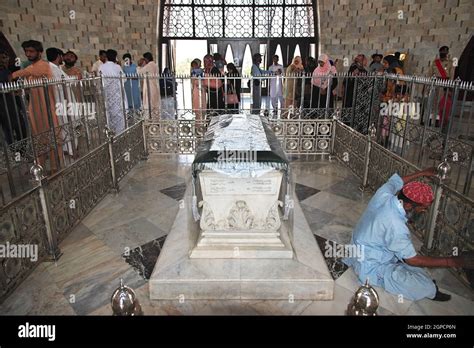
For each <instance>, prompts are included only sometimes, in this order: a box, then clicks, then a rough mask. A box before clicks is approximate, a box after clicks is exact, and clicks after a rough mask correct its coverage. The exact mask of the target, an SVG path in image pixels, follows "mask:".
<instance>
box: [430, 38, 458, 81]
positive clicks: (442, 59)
mask: <svg viewBox="0 0 474 348" xmlns="http://www.w3.org/2000/svg"><path fill="white" fill-rule="evenodd" d="M430 76H435V77H437V78H439V79H443V80H452V79H453V78H454V65H453V62H452V60H451V58H450V57H449V47H448V46H442V47H440V49H439V57H437V58H436V59H435V60H434V61H433V62H432V63H431V67H430Z"/></svg>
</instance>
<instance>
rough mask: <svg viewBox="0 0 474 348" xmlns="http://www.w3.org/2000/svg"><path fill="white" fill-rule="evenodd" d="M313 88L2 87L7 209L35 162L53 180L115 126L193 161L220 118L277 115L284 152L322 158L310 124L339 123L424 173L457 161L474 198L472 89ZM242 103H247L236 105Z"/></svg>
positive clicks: (424, 81) (114, 81)
mask: <svg viewBox="0 0 474 348" xmlns="http://www.w3.org/2000/svg"><path fill="white" fill-rule="evenodd" d="M313 78H314V77H313V76H312V75H310V74H301V75H293V76H286V75H280V76H260V77H251V76H246V77H238V76H222V77H216V76H204V77H190V76H174V75H124V74H122V75H121V76H115V77H112V76H103V77H92V78H85V79H82V80H75V79H70V78H68V79H64V80H60V81H58V80H37V81H23V82H22V81H20V82H14V83H8V84H5V85H2V86H0V112H1V113H2V120H4V121H2V122H3V123H2V137H1V138H2V150H3V151H2V152H3V156H0V202H2V204H6V203H7V202H8V201H9V200H11V199H13V198H14V197H16V196H19V195H21V193H22V192H26V191H27V190H29V189H30V188H31V185H30V183H29V181H28V179H29V178H28V170H29V168H30V167H31V166H32V164H33V161H34V160H35V159H36V161H37V162H38V163H39V164H41V165H42V166H43V167H44V169H45V173H46V174H48V175H50V174H52V173H54V172H55V171H57V170H59V169H61V168H65V167H67V166H68V165H70V164H72V163H74V161H75V160H77V158H79V157H81V156H83V155H85V154H86V153H88V152H89V151H91V150H92V149H94V148H96V147H97V146H98V145H100V144H102V143H104V142H105V141H106V139H105V137H104V133H103V129H104V127H105V125H106V124H108V125H109V127H110V128H111V129H112V130H115V131H116V132H117V131H118V132H121V131H122V130H123V129H124V128H125V127H128V126H130V125H132V124H134V123H135V122H136V121H138V120H142V119H144V120H145V131H146V132H147V135H148V138H147V139H148V143H147V149H148V151H149V152H150V153H169V152H172V153H193V152H194V149H195V145H196V141H197V140H199V138H200V137H201V136H202V134H203V131H205V128H206V125H207V122H208V120H209V119H210V118H211V117H212V116H213V115H216V114H221V113H236V112H259V113H261V114H263V115H268V117H269V118H270V120H271V122H272V123H273V124H274V125H275V129H276V130H277V131H278V132H280V138H281V139H285V141H284V144H283V145H284V148H285V149H286V150H287V151H288V152H290V153H295V154H298V153H312V152H313V153H314V154H319V153H321V152H322V150H323V148H322V147H324V146H326V145H327V144H326V143H325V142H322V143H321V144H320V145H321V146H322V147H321V146H318V144H319V143H318V142H313V141H311V137H312V136H313V135H314V134H315V133H314V132H312V131H311V125H310V124H313V125H315V122H316V123H317V122H318V121H319V120H324V119H332V118H333V117H336V118H338V119H339V120H340V121H342V122H343V123H344V124H346V125H348V126H350V127H351V128H353V129H355V130H356V131H358V132H359V133H360V134H367V133H368V131H369V128H371V127H375V129H376V131H377V140H376V141H377V143H379V144H381V145H382V146H384V147H385V148H386V149H388V150H390V151H391V152H393V153H395V154H397V155H399V156H400V157H402V158H404V159H406V160H407V161H408V162H410V163H413V164H415V165H417V166H419V167H426V166H430V165H433V164H435V163H437V162H439V161H440V160H441V159H445V158H447V159H448V160H449V161H450V164H451V167H452V177H453V180H452V181H451V182H450V187H452V188H454V189H456V190H457V191H460V192H462V193H463V194H465V195H468V196H471V197H472V196H473V195H474V190H472V189H471V186H472V185H473V183H472V173H473V169H474V168H473V167H474V165H473V143H474V138H473V135H472V134H471V133H473V129H472V127H473V124H474V117H473V111H472V100H473V99H474V98H473V97H474V87H473V85H472V83H466V82H460V81H443V80H436V79H429V78H423V77H417V76H397V75H373V76H349V75H347V74H337V75H335V76H331V77H327V76H319V77H318V76H316V77H315V78H316V79H318V81H319V82H318V83H319V85H321V84H323V85H324V86H325V87H326V88H325V89H324V88H320V87H318V86H316V85H315V84H314V83H313V82H315V81H313ZM257 81H258V84H256V82H257ZM274 91H277V92H278V93H274ZM328 91H330V92H329V93H328ZM280 92H281V93H280ZM275 95H276V96H277V97H275ZM45 96H48V97H47V98H46V97H45ZM278 96H279V97H278ZM235 97H237V100H238V102H237V103H235V100H234V101H233V102H234V104H230V102H232V99H235ZM272 97H275V98H272ZM275 103H276V104H275ZM258 104H260V108H258V109H257V108H256V106H255V105H258ZM48 105H49V106H48ZM53 105H54V106H55V107H54V108H52V106H53ZM107 110H109V111H107ZM108 112H109V115H108ZM112 121H113V124H112V123H111V122H112ZM307 122H310V124H308V123H307ZM311 122H313V123H311ZM323 129H325V128H323ZM53 130H54V131H53ZM299 137H303V138H304V140H302V139H303V138H301V139H300V140H298V138H299Z"/></svg>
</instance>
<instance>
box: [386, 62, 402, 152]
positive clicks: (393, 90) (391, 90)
mask: <svg viewBox="0 0 474 348" xmlns="http://www.w3.org/2000/svg"><path fill="white" fill-rule="evenodd" d="M382 64H383V66H384V71H385V72H386V73H389V74H397V75H403V69H402V68H401V67H400V64H399V63H398V60H397V59H396V58H395V56H393V55H387V56H385V57H384V58H383V60H382ZM404 83H405V82H404V81H398V84H397V81H394V80H393V79H387V83H386V86H385V89H384V91H383V93H382V100H381V101H382V102H384V103H387V104H388V103H390V102H400V101H402V99H404V96H403V95H402V92H404V90H405V86H404ZM391 117H392V115H383V117H382V124H381V132H380V133H381V134H380V136H381V143H382V145H383V146H385V147H388V146H389V138H390V127H391V123H392V120H391ZM398 126H399V127H403V122H399V123H398ZM399 134H403V132H401V133H400V132H399ZM400 140H401V138H397V144H402V143H401V142H400ZM394 151H395V149H394Z"/></svg>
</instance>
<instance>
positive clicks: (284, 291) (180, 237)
mask: <svg viewBox="0 0 474 348" xmlns="http://www.w3.org/2000/svg"><path fill="white" fill-rule="evenodd" d="M294 201H295V210H294V229H293V232H292V233H291V234H290V236H289V238H290V241H291V245H292V247H293V252H294V257H293V258H292V259H277V258H274V259H245V258H241V256H240V257H236V258H223V259H216V258H213V259H202V258H190V252H191V250H192V249H193V247H194V246H195V245H196V242H197V239H198V235H199V233H198V225H197V223H194V221H193V219H192V214H191V210H190V208H189V207H190V206H191V204H190V203H191V199H190V197H189V195H186V197H185V204H184V205H182V206H183V208H181V209H180V211H179V212H178V214H177V216H176V220H175V222H174V225H173V227H172V229H171V231H170V233H169V235H168V237H167V238H166V242H165V244H164V246H163V250H162V251H161V253H160V256H159V258H158V261H157V263H156V265H155V269H154V270H153V274H152V275H151V277H150V280H149V288H150V298H151V299H152V300H176V299H179V300H183V301H184V300H203V299H207V300H213V299H229V300H230V299H233V300H235V299H242V300H247V299H249V300H253V299H258V300H264V299H269V300H271V299H274V300H289V301H291V300H292V299H294V300H332V299H333V293H334V280H333V279H332V277H331V275H330V273H329V270H328V268H327V266H326V263H325V261H324V258H323V255H322V253H321V250H320V249H319V246H318V245H317V243H316V240H315V238H314V236H313V234H312V232H311V230H310V228H309V226H308V223H307V222H306V219H305V217H304V214H303V211H302V210H301V207H300V205H299V203H298V201H297V199H294Z"/></svg>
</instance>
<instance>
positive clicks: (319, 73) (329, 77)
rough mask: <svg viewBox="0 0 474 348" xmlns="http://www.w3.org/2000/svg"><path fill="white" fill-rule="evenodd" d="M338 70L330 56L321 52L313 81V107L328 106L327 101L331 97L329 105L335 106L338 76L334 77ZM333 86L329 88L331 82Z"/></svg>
mask: <svg viewBox="0 0 474 348" xmlns="http://www.w3.org/2000/svg"><path fill="white" fill-rule="evenodd" d="M336 73H337V71H336V68H335V67H334V66H333V65H331V62H330V61H329V57H328V56H327V55H326V54H321V55H320V56H319V57H318V67H317V68H316V69H314V71H313V77H312V79H311V83H312V84H313V94H312V96H311V107H312V108H326V101H327V98H328V97H329V103H328V105H329V107H330V108H332V107H334V97H335V94H336V87H337V78H336V77H334V75H336ZM330 82H331V87H330V89H329V83H330Z"/></svg>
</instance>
